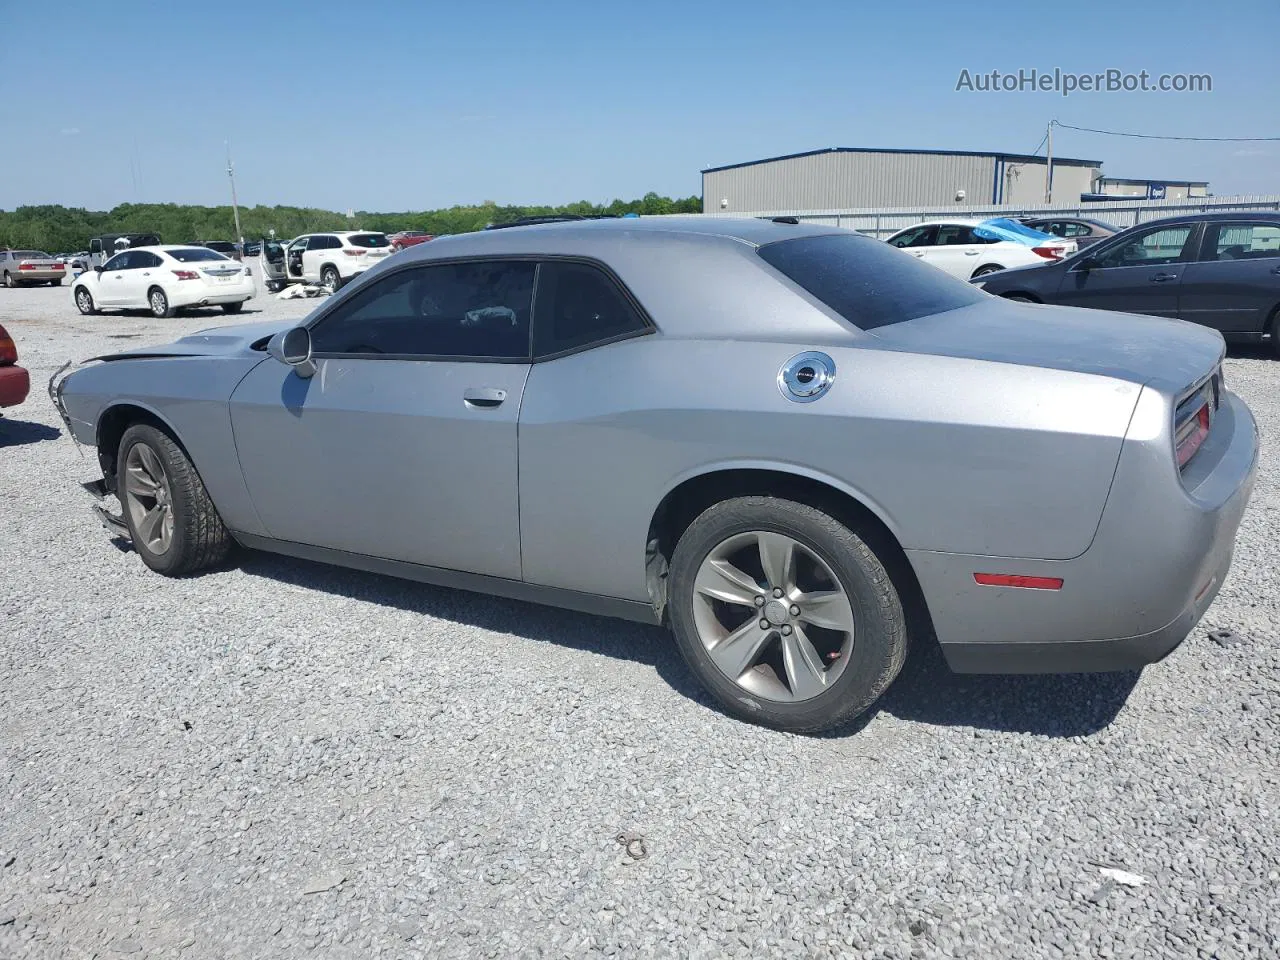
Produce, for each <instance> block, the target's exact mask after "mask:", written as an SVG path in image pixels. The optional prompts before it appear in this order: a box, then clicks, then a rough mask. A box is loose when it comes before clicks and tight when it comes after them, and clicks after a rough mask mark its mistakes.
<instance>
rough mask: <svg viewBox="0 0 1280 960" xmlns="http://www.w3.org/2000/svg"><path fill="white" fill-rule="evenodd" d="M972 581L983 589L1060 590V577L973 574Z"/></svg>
mask: <svg viewBox="0 0 1280 960" xmlns="http://www.w3.org/2000/svg"><path fill="white" fill-rule="evenodd" d="M973 579H974V580H975V581H976V582H977V583H979V584H981V585H982V586H984V587H1022V588H1024V589H1027V590H1061V589H1062V578H1061V577H1024V576H1023V575H1021V574H1018V573H975V574H974V575H973Z"/></svg>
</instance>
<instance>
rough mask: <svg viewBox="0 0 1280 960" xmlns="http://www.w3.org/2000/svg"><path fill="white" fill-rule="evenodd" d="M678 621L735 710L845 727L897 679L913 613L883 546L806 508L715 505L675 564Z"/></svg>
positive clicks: (802, 728)
mask: <svg viewBox="0 0 1280 960" xmlns="http://www.w3.org/2000/svg"><path fill="white" fill-rule="evenodd" d="M670 583H671V590H672V594H671V620H672V626H673V627H674V629H675V634H676V642H677V644H678V645H679V647H680V651H681V653H682V654H683V656H684V658H685V661H686V662H687V663H688V664H689V667H690V669H692V670H693V672H694V673H695V674H697V676H698V678H699V679H700V680H701V681H702V683H703V684H704V685H705V686H706V687H707V689H708V690H710V691H711V693H713V694H714V695H715V697H716V698H717V699H718V700H719V701H720V703H721V704H722V705H723V706H724V707H725V708H726V709H727V710H728V711H729V712H730V713H732V714H734V715H735V716H737V717H739V718H741V719H743V720H748V721H750V722H752V723H758V724H761V725H763V726H768V727H774V728H776V729H780V730H789V731H793V732H798V733H800V732H813V731H818V730H825V729H828V728H830V727H834V726H838V725H840V724H842V723H845V722H846V721H848V720H850V719H852V718H853V717H855V716H857V715H858V714H860V713H862V712H864V711H865V710H866V709H867V708H868V707H870V706H871V704H872V703H874V702H875V700H876V699H877V698H878V697H879V696H880V694H882V693H883V692H884V691H885V689H886V688H887V687H888V686H889V684H890V683H892V682H893V680H894V678H895V677H896V676H897V675H898V672H899V671H900V670H901V669H902V664H903V663H904V661H905V659H906V653H907V630H906V618H905V614H904V612H903V609H902V604H901V601H900V599H899V597H898V593H897V591H896V590H895V589H894V586H893V583H892V581H891V579H890V577H889V574H888V572H887V571H886V570H885V568H884V565H883V564H882V563H881V562H880V560H879V558H878V557H877V556H876V555H875V553H874V552H873V551H872V550H871V549H870V548H869V547H868V546H867V545H866V543H865V542H864V541H863V540H862V539H861V538H860V537H859V536H858V535H857V534H856V533H854V532H853V531H852V530H850V529H849V528H848V527H846V526H844V525H843V524H842V523H840V522H839V521H838V520H836V519H834V518H833V517H831V516H829V515H827V514H826V513H823V512H822V511H820V510H817V509H815V508H813V507H810V506H807V505H805V504H800V503H795V502H792V501H789V500H780V499H777V498H774V497H741V498H737V499H734V500H727V501H724V502H722V503H718V504H716V505H715V506H712V507H710V508H709V509H707V510H706V511H704V512H703V513H702V515H701V516H699V517H698V518H697V519H696V520H695V521H694V522H693V523H692V524H691V525H690V526H689V529H688V530H686V531H685V533H684V535H683V536H682V537H681V538H680V542H679V543H678V544H677V546H676V549H675V554H674V556H673V558H672V564H671V576H670Z"/></svg>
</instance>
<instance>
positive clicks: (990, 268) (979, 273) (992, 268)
mask: <svg viewBox="0 0 1280 960" xmlns="http://www.w3.org/2000/svg"><path fill="white" fill-rule="evenodd" d="M1003 269H1004V267H999V266H996V265H995V264H991V263H989V264H987V265H986V266H985V267H979V268H978V269H977V270H975V271H973V275H974V276H975V277H985V276H986V275H987V274H988V273H999V272H1000V271H1001V270H1003Z"/></svg>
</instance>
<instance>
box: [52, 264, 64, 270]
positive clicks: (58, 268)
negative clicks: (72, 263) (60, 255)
mask: <svg viewBox="0 0 1280 960" xmlns="http://www.w3.org/2000/svg"><path fill="white" fill-rule="evenodd" d="M53 269H55V270H65V269H67V265H66V264H65V263H55V264H54V265H53Z"/></svg>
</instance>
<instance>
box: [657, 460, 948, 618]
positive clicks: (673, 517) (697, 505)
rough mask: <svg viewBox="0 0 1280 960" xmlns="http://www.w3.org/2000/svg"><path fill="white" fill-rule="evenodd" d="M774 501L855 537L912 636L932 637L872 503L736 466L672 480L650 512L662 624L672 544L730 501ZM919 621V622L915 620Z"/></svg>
mask: <svg viewBox="0 0 1280 960" xmlns="http://www.w3.org/2000/svg"><path fill="white" fill-rule="evenodd" d="M743 496H773V497H779V498H782V499H787V500H794V501H796V502H797V503H804V504H807V505H809V506H812V507H815V508H817V509H820V510H822V511H824V512H826V513H828V514H830V515H831V516H832V517H834V518H835V519H837V520H839V521H840V522H841V523H843V524H844V525H845V526H847V527H849V529H851V530H853V531H854V532H856V533H857V534H858V535H859V536H860V537H861V538H862V539H863V540H864V541H865V542H866V544H867V546H869V547H870V548H871V549H872V550H873V551H875V553H876V555H877V556H878V557H879V558H880V561H881V562H882V563H883V564H884V565H885V568H886V569H887V570H888V572H889V575H890V577H891V578H892V579H893V581H894V585H895V586H896V587H897V589H898V592H899V594H900V596H901V598H902V602H903V605H904V607H906V608H908V609H909V610H910V611H912V612H909V613H908V618H909V622H910V625H911V626H912V628H913V631H912V632H913V633H915V632H917V630H918V629H919V628H924V629H927V630H928V631H929V632H930V633H932V623H931V622H930V621H929V613H928V608H927V604H926V603H925V601H924V596H923V593H922V591H921V589H920V583H919V580H918V579H917V577H916V574H915V570H914V568H912V566H911V562H910V560H909V559H908V557H907V554H906V551H905V550H904V549H903V546H902V540H901V534H900V532H899V530H898V529H897V525H896V524H895V523H894V522H893V520H892V518H891V517H890V516H889V515H888V514H887V513H886V512H885V511H884V509H883V508H882V507H880V506H879V505H878V504H877V503H876V502H875V501H874V500H873V499H872V498H870V497H868V496H866V495H865V494H864V493H862V492H861V491H859V490H856V489H854V488H853V487H851V486H849V485H848V484H846V483H843V482H841V481H839V480H837V479H835V478H834V477H829V476H826V475H824V474H821V473H818V472H816V471H811V470H807V469H804V468H801V467H797V466H796V465H794V464H785V465H784V464H772V463H754V462H753V463H745V464H744V463H736V464H724V465H717V466H708V467H703V468H700V469H698V470H696V471H693V472H691V473H689V474H686V475H684V476H682V477H679V478H677V479H676V480H675V481H673V482H672V484H671V485H670V486H669V488H668V489H667V490H666V491H665V492H664V494H663V496H662V498H661V500H660V501H659V502H658V504H657V506H656V507H655V508H654V510H653V513H652V514H651V517H650V521H649V529H648V532H647V536H646V539H645V573H646V581H647V588H648V592H649V598H650V601H651V602H652V603H653V605H654V609H655V610H656V611H657V613H658V615H659V617H660V618H662V619H663V620H664V622H665V621H666V619H667V617H668V615H669V614H668V611H667V571H668V569H669V567H670V562H671V557H672V554H673V553H674V551H675V546H676V543H677V542H678V541H679V539H680V537H681V535H682V534H683V533H684V531H685V530H687V529H688V528H689V525H690V524H691V523H693V521H694V520H695V519H696V518H697V517H698V515H699V514H700V513H702V511H703V510H705V509H707V508H708V507H710V506H712V505H713V504H715V503H719V502H721V501H723V500H727V499H731V498H733V497H743ZM919 617H923V619H917V618H919Z"/></svg>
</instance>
